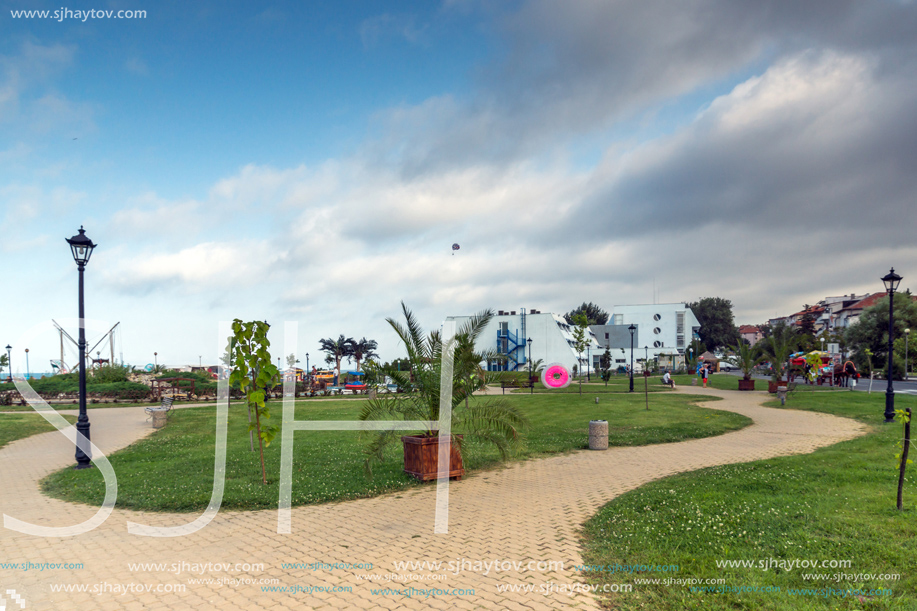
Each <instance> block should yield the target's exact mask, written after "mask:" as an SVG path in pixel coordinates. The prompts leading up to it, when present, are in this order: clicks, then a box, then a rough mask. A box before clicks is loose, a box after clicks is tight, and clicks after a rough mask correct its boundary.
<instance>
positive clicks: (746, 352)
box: [725, 341, 766, 390]
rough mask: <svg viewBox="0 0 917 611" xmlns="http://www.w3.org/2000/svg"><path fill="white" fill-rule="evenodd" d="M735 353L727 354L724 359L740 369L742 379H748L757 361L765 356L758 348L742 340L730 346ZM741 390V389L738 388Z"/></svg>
mask: <svg viewBox="0 0 917 611" xmlns="http://www.w3.org/2000/svg"><path fill="white" fill-rule="evenodd" d="M732 351H733V352H734V353H735V354H734V355H733V356H727V357H726V358H725V361H726V362H727V363H729V364H731V365H733V366H735V367H737V368H738V369H741V370H742V376H743V377H742V379H743V380H745V381H748V380H750V379H751V374H752V372H753V371H754V369H755V367H757V366H758V363H760V362H761V361H763V360H764V359H765V358H766V357H765V356H764V355H762V354H761V351H760V350H759V349H758V348H755V347H753V346H751V345H749V344H747V343H745V342H744V341H740V342H739V343H738V345H737V346H733V347H732ZM740 390H741V389H740Z"/></svg>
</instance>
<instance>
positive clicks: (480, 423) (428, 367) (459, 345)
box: [360, 302, 527, 470]
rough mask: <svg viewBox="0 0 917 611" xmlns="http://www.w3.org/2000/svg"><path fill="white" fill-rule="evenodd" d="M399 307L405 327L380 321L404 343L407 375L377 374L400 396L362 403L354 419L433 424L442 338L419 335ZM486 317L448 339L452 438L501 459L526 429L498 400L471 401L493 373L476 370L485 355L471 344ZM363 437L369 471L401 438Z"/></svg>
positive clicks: (514, 411) (429, 433) (490, 314)
mask: <svg viewBox="0 0 917 611" xmlns="http://www.w3.org/2000/svg"><path fill="white" fill-rule="evenodd" d="M401 308H402V311H403V313H404V318H405V324H403V325H402V324H401V323H399V322H397V321H396V320H394V319H392V318H387V319H386V322H388V324H389V325H391V327H392V329H394V330H395V332H396V333H397V334H398V337H399V338H401V341H402V342H404V345H405V348H406V349H407V354H408V361H409V362H410V371H398V370H397V369H396V368H395V367H391V366H388V367H384V366H383V367H380V370H381V371H382V372H383V373H384V375H387V376H389V377H391V378H392V379H393V380H394V381H395V383H396V384H397V385H398V387H399V388H401V389H403V390H404V394H401V395H398V396H393V395H386V396H381V397H378V398H376V399H373V400H371V401H368V402H367V403H366V404H365V405H364V407H363V409H362V411H361V412H360V420H395V419H403V420H421V421H428V422H435V421H438V420H439V415H440V380H441V376H442V366H443V364H442V360H443V359H442V356H443V345H442V338H441V336H440V334H439V332H438V331H432V332H430V334H429V335H427V336H424V334H423V331H422V330H421V328H420V326H419V325H418V323H417V319H416V318H415V317H414V314H413V313H412V312H411V311H410V310H409V309H408V308H407V306H406V305H404V303H403V302H402V304H401ZM492 318H493V312H492V311H491V310H485V311H483V312H480V313H479V314H477V315H475V316H473V317H472V318H471V319H470V320H469V321H467V322H466V323H464V324H463V325H462V326H461V327H460V328H459V329H458V332H457V333H456V336H455V338H454V341H455V343H454V346H455V352H454V358H453V372H452V376H453V378H452V379H453V382H452V427H453V431H454V432H455V433H456V434H464V435H465V436H468V437H476V438H478V439H481V440H484V441H487V442H490V443H492V444H494V445H495V446H496V447H497V449H498V450H499V451H500V454H501V456H503V457H504V458H505V457H506V456H507V454H508V452H509V450H510V448H511V447H512V446H513V445H515V444H516V443H517V442H518V440H519V436H518V435H519V431H520V430H521V429H522V428H523V427H524V426H526V424H527V420H526V418H525V416H524V415H523V414H522V413H521V412H519V411H518V410H517V409H516V408H515V407H514V406H512V405H511V404H509V403H507V402H505V401H504V400H502V399H488V400H480V399H479V398H473V397H472V393H473V392H474V391H475V390H477V389H479V388H481V387H482V386H483V385H486V384H487V383H488V382H493V381H494V380H495V375H494V374H493V373H491V372H487V371H484V370H483V368H482V367H481V362H482V361H485V360H486V358H487V357H488V355H487V354H481V353H477V352H475V351H474V343H475V339H477V337H478V336H479V335H480V333H481V332H482V331H483V330H484V328H485V327H486V326H487V324H488V323H489V322H490V320H491V319H492ZM396 433H397V435H396ZM369 434H370V435H373V437H372V438H371V441H370V443H369V444H368V446H367V450H366V453H367V456H368V457H367V460H366V467H367V470H370V468H371V462H372V460H373V459H378V460H380V461H381V460H382V456H383V452H384V450H385V448H386V447H387V446H388V445H389V444H390V443H392V442H393V441H395V440H396V439H397V438H398V436H400V434H401V433H400V432H396V431H381V432H373V433H369ZM425 434H426V435H427V436H436V435H438V434H439V432H438V431H437V430H434V429H433V428H432V427H431V428H430V429H429V430H427V431H425ZM456 443H458V442H457V441H456Z"/></svg>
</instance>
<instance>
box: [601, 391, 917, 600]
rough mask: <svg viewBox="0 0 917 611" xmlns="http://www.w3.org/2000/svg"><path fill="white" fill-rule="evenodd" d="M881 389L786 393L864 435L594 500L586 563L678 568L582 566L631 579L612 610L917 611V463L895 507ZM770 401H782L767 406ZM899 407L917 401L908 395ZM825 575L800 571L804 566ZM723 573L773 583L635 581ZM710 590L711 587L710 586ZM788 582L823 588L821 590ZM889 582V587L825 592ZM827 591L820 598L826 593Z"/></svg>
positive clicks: (891, 427) (894, 434)
mask: <svg viewBox="0 0 917 611" xmlns="http://www.w3.org/2000/svg"><path fill="white" fill-rule="evenodd" d="M884 401H885V399H884V396H883V395H882V394H881V393H874V394H872V395H867V394H865V393H853V392H849V391H843V390H836V391H813V389H811V388H809V389H806V388H803V389H801V390H799V391H798V392H796V393H793V394H792V395H791V397H790V400H789V401H788V404H787V408H794V409H803V410H813V411H819V412H828V413H832V414H837V415H840V416H846V417H850V418H855V419H857V420H860V421H862V422H864V423H866V424H868V425H869V427H870V433H869V434H868V435H866V436H865V437H861V438H858V439H855V440H851V441H847V442H843V443H839V444H836V445H834V446H831V447H828V448H823V449H820V450H818V451H816V452H815V453H813V454H809V455H804V456H791V457H785V458H776V459H769V460H764V461H759V462H753V463H747V464H741V465H730V466H723V467H715V468H711V469H704V470H701V471H697V472H693V473H686V474H681V475H677V476H673V477H669V478H666V479H663V480H659V481H656V482H652V483H650V484H647V485H645V486H642V487H641V488H639V489H637V490H634V491H632V492H629V493H627V494H624V495H622V496H621V497H619V498H617V499H615V500H614V501H612V502H611V503H609V504H608V505H606V506H605V507H603V508H602V510H601V511H599V513H598V514H597V515H595V516H594V517H593V518H592V519H591V520H590V521H589V522H588V523H587V525H586V527H585V530H584V541H585V549H584V559H585V561H586V563H587V564H588V565H593V566H606V567H607V566H613V565H615V564H620V565H624V564H630V565H633V564H655V565H678V567H679V571H678V572H677V573H674V572H670V573H651V572H648V573H643V574H638V575H623V574H621V573H613V572H608V571H607V570H606V571H594V572H591V573H588V574H587V578H588V579H589V580H590V581H591V582H593V583H632V584H634V587H633V592H631V593H627V594H614V595H610V596H611V598H606V599H605V600H604V603H605V605H606V607H607V608H612V609H622V610H629V609H654V610H659V611H668V610H671V611H675V610H683V609H704V610H714V611H717V610H723V611H725V610H727V609H728V610H734V609H769V610H770V609H772V610H778V611H782V610H798V611H803V610H808V609H825V610H827V609H832V610H834V609H843V610H847V609H876V610H880V609H881V610H892V609H894V610H899V609H900V610H904V609H917V570H915V569H917V520H915V518H917V510H915V507H917V487H915V486H914V482H915V480H917V478H915V472H914V469H915V468H917V467H915V466H914V465H912V466H911V467H910V468H909V473H908V477H907V482H906V484H905V511H903V512H898V511H897V510H896V509H895V501H896V491H897V481H898V469H897V460H896V459H895V454H896V453H897V451H898V449H897V448H896V447H895V444H896V441H897V440H898V439H900V437H901V436H902V434H903V432H902V431H903V428H902V425H901V424H900V423H894V424H888V425H886V424H882V420H883V417H882V412H883V410H884ZM768 405H769V406H771V407H779V402H776V401H772V402H770V403H768ZM896 406H897V407H899V408H904V407H911V408H912V409H915V410H917V397H912V396H906V395H898V396H897V397H896ZM768 559H775V560H776V561H778V562H779V561H780V560H784V561H787V560H795V559H800V560H818V561H823V560H828V561H831V560H850V561H851V564H850V566H849V567H847V568H824V569H816V570H814V571H810V570H807V569H799V568H795V569H793V570H787V567H786V566H784V568H783V569H781V568H780V567H779V566H777V567H775V568H770V569H769V570H761V569H759V568H717V566H716V562H717V561H723V560H750V561H754V562H756V563H757V562H759V561H767V560H768ZM811 573H822V574H831V577H829V578H819V579H813V580H806V579H804V578H803V575H804V574H811ZM837 573H844V574H847V575H851V574H874V575H880V574H898V575H900V579H899V580H897V581H895V580H883V579H866V580H863V581H855V580H853V579H851V578H848V577H844V576H841V577H840V578H839V579H837V580H835V578H834V574H837ZM654 577H660V578H680V579H685V578H697V579H701V580H704V579H716V578H722V579H724V580H725V581H724V585H725V586H729V587H731V588H736V587H742V586H748V587H752V588H754V587H758V588H766V587H771V588H774V587H779V588H780V592H779V593H778V592H773V591H772V592H769V593H765V592H744V593H735V592H731V593H714V592H706V593H703V592H691V591H690V589H689V586H686V585H661V584H660V585H646V584H637V583H635V581H634V580H635V579H643V578H654ZM714 587H715V586H714ZM790 588H798V589H812V590H815V589H821V594H822V596H814V595H792V594H791V593H790ZM827 588H833V589H834V590H835V592H839V591H844V590H855V589H857V588H860V589H862V590H874V589H878V588H890V589H891V590H892V595H891V596H885V595H877V594H875V593H873V594H867V595H865V596H856V595H848V596H846V597H844V596H843V595H838V594H836V593H835V594H831V593H830V592H829V591H828V590H827ZM825 593H827V594H828V596H827V598H826V597H825V596H824V594H825Z"/></svg>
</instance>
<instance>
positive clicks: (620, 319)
mask: <svg viewBox="0 0 917 611" xmlns="http://www.w3.org/2000/svg"><path fill="white" fill-rule="evenodd" d="M614 324H616V325H623V324H624V314H615V315H614Z"/></svg>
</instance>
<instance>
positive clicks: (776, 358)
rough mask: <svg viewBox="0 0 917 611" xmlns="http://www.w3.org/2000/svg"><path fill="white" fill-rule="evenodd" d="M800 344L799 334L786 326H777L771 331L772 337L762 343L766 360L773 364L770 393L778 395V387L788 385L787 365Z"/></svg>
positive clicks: (769, 385)
mask: <svg viewBox="0 0 917 611" xmlns="http://www.w3.org/2000/svg"><path fill="white" fill-rule="evenodd" d="M798 344H799V336H798V334H797V333H796V332H795V331H794V330H793V329H791V328H790V327H789V326H787V325H785V324H781V325H777V326H775V327H774V328H773V330H772V331H771V335H770V336H769V337H768V338H767V339H765V340H764V341H763V342H761V344H760V345H761V347H762V350H763V352H764V356H765V359H766V360H769V361H770V362H771V366H772V367H773V374H772V376H771V381H770V382H769V383H768V388H767V390H768V392H771V393H776V392H777V387H778V386H780V385H786V384H788V380H785V379H784V376H785V375H786V373H787V371H786V364H787V361H788V360H789V358H790V355H791V354H792V353H793V352H795V351H796V347H797V345H798Z"/></svg>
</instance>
